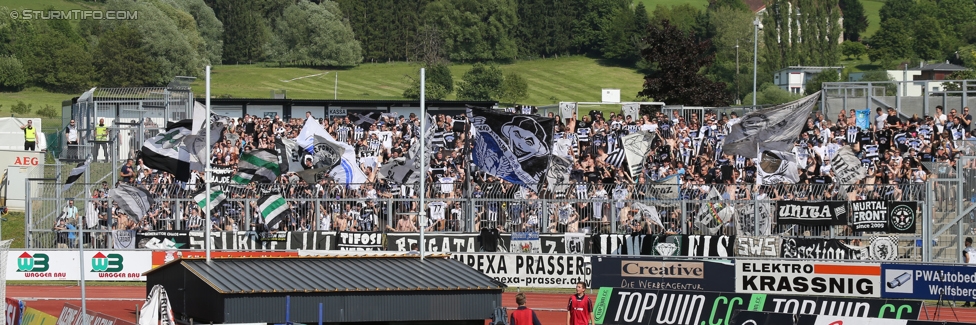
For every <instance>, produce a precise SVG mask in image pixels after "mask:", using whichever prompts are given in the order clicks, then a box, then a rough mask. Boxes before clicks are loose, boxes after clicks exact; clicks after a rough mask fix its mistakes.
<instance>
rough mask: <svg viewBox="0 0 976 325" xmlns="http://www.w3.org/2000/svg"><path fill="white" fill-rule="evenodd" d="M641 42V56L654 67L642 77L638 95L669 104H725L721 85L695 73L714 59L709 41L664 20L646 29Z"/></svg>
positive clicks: (727, 97) (727, 99)
mask: <svg viewBox="0 0 976 325" xmlns="http://www.w3.org/2000/svg"><path fill="white" fill-rule="evenodd" d="M643 43H644V44H647V45H646V47H645V48H644V49H643V50H642V51H641V56H643V57H644V59H646V60H647V62H649V63H651V64H652V65H653V66H654V68H653V70H652V71H650V72H649V73H648V74H646V75H645V76H644V90H642V91H641V92H640V93H638V96H639V97H644V98H653V99H654V100H656V101H662V102H665V103H668V104H672V105H689V106H726V105H728V103H729V97H730V96H728V94H727V92H726V91H725V84H724V83H721V82H715V81H712V80H710V79H708V78H707V77H705V76H704V75H703V74H702V73H700V72H699V71H701V70H702V69H703V68H707V67H708V66H709V65H710V64H711V63H712V61H713V60H714V55H713V54H712V53H709V49H710V42H709V41H707V40H705V41H698V40H696V39H695V35H694V33H693V32H690V33H685V32H682V31H681V30H679V29H678V27H677V26H674V25H671V22H669V21H667V20H665V21H662V22H661V26H654V27H651V28H650V29H649V30H648V32H647V36H645V37H644V38H643Z"/></svg>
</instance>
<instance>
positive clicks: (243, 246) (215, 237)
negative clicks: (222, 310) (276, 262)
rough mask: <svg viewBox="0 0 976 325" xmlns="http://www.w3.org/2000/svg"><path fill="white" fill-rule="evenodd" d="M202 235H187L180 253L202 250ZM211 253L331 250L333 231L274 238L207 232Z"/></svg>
mask: <svg viewBox="0 0 976 325" xmlns="http://www.w3.org/2000/svg"><path fill="white" fill-rule="evenodd" d="M204 236H205V233H204V232H202V231H191V232H190V233H189V243H188V245H187V246H185V247H182V248H183V249H196V250H200V249H206V247H204V244H205V243H206V242H205V241H204V240H203V239H204ZM210 240H211V243H212V244H213V246H212V247H211V249H221V250H224V249H227V250H300V249H308V250H331V249H334V247H335V241H336V233H335V232H333V231H285V232H278V233H274V234H269V233H261V234H259V233H256V232H253V231H219V232H211V233H210Z"/></svg>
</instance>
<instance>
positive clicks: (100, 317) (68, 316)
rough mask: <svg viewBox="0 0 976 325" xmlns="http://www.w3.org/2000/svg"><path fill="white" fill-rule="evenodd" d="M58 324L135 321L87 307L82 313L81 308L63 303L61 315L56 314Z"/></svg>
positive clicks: (111, 324)
mask: <svg viewBox="0 0 976 325" xmlns="http://www.w3.org/2000/svg"><path fill="white" fill-rule="evenodd" d="M58 324H59V325H90V324H98V325H135V323H133V322H130V321H127V320H122V319H119V318H117V317H115V316H109V315H106V314H102V313H99V312H96V311H94V310H91V309H88V310H86V311H85V313H84V315H83V314H82V313H81V308H79V307H78V306H75V305H74V304H71V303H65V304H64V308H62V309H61V316H58Z"/></svg>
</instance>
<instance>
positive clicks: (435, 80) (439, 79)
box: [403, 63, 454, 100]
mask: <svg viewBox="0 0 976 325" xmlns="http://www.w3.org/2000/svg"><path fill="white" fill-rule="evenodd" d="M406 77H407V78H408V79H410V87H407V89H404V90H403V97H404V98H409V99H420V78H414V77H412V76H406ZM425 78H426V80H425V81H426V82H427V84H426V86H427V92H426V93H425V94H424V95H425V96H426V97H427V99H434V100H439V99H445V98H447V96H448V95H450V94H451V93H452V92H454V77H453V76H452V75H451V69H450V68H448V66H447V65H446V64H444V63H438V64H434V65H432V66H428V67H427V70H426V76H425Z"/></svg>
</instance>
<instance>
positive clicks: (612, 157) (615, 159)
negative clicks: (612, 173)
mask: <svg viewBox="0 0 976 325" xmlns="http://www.w3.org/2000/svg"><path fill="white" fill-rule="evenodd" d="M626 156H627V154H626V152H625V151H624V147H623V146H617V148H616V149H615V150H613V151H612V152H610V153H609V154H607V159H606V162H607V164H608V165H611V166H613V167H617V168H620V166H621V165H623V164H624V158H625V157H626Z"/></svg>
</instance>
